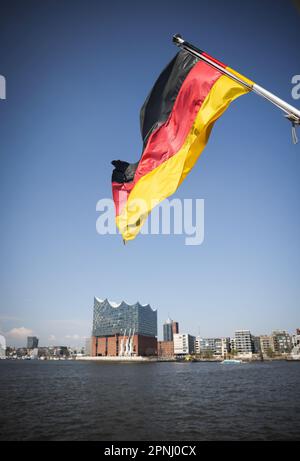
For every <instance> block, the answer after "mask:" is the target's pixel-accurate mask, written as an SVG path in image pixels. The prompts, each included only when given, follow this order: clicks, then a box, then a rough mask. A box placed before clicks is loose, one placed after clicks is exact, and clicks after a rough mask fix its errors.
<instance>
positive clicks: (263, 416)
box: [0, 361, 300, 441]
mask: <svg viewBox="0 0 300 461" xmlns="http://www.w3.org/2000/svg"><path fill="white" fill-rule="evenodd" d="M0 407H1V412H0V440H105V441H108V440H116V441H117V440H144V441H151V440H166V441H171V440H255V439H256V440H274V439H276V440H277V439H285V440H295V439H297V440H300V362H299V363H296V362H271V363H252V364H243V365H222V364H219V363H146V364H134V363H132V364H128V363H126V364H113V363H110V364H102V363H95V362H73V361H61V362H40V361H26V362H23V361H16V362H13V361H0Z"/></svg>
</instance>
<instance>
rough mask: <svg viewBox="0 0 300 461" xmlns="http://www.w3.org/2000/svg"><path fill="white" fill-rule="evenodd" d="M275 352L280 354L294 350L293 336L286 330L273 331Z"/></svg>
mask: <svg viewBox="0 0 300 461" xmlns="http://www.w3.org/2000/svg"><path fill="white" fill-rule="evenodd" d="M272 336H273V341H274V349H275V352H277V353H279V354H283V353H288V352H291V350H292V346H293V345H292V338H291V336H290V335H289V334H288V333H287V332H286V331H284V330H276V331H273V333H272Z"/></svg>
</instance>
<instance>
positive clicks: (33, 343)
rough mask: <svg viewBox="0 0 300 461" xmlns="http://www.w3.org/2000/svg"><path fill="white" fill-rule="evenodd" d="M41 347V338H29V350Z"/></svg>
mask: <svg viewBox="0 0 300 461" xmlns="http://www.w3.org/2000/svg"><path fill="white" fill-rule="evenodd" d="M38 346H39V338H37V337H36V336H28V337H27V349H36V348H37V347H38Z"/></svg>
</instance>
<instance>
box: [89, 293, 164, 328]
mask: <svg viewBox="0 0 300 461" xmlns="http://www.w3.org/2000/svg"><path fill="white" fill-rule="evenodd" d="M130 331H131V334H133V332H134V334H136V335H144V336H157V311H154V310H153V309H152V308H151V306H150V305H149V304H147V305H145V306H143V305H142V304H140V303H136V304H133V305H129V304H127V303H125V302H124V301H122V302H121V303H120V304H115V303H112V302H109V301H108V300H107V299H105V300H100V299H98V298H95V300H94V318H93V336H113V335H116V334H120V335H125V334H127V335H128V334H129V332H130Z"/></svg>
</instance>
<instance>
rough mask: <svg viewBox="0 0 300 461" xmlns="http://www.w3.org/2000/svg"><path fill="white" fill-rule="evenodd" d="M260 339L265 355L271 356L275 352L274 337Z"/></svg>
mask: <svg viewBox="0 0 300 461" xmlns="http://www.w3.org/2000/svg"><path fill="white" fill-rule="evenodd" d="M259 339H260V350H261V353H262V354H264V355H269V354H270V353H273V352H275V347H274V340H273V336H268V335H262V336H260V337H259Z"/></svg>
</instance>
